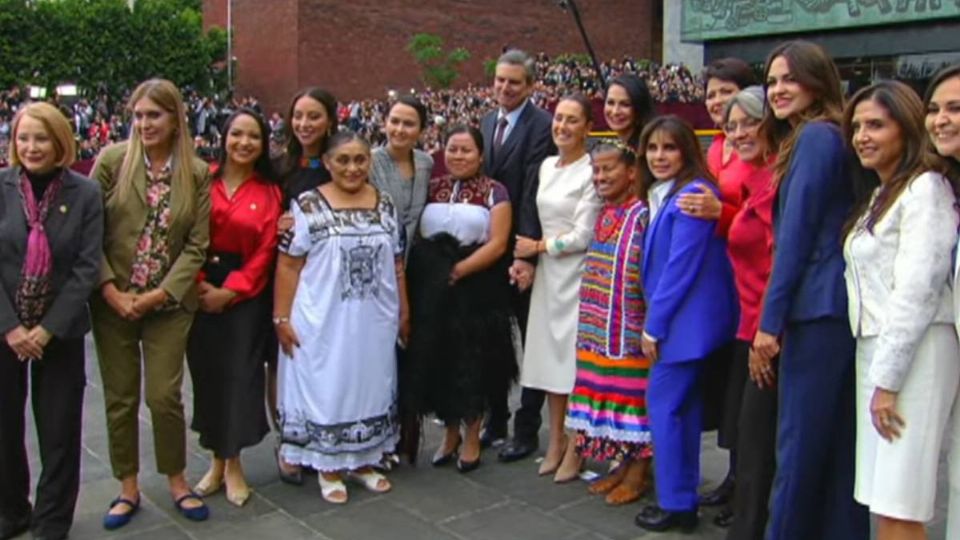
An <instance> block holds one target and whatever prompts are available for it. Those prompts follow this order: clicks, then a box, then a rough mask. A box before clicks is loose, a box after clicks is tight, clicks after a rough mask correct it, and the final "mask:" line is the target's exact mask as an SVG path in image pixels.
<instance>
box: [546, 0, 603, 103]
mask: <svg viewBox="0 0 960 540" xmlns="http://www.w3.org/2000/svg"><path fill="white" fill-rule="evenodd" d="M557 3H558V4H559V5H560V8H561V9H564V10H565V9H568V8H569V9H570V13H572V14H573V20H574V21H575V22H576V23H577V28H578V29H579V30H580V37H582V38H583V44H584V45H586V46H587V53H589V54H590V60H592V61H593V69H594V70H596V72H597V80H599V81H600V86H601V87H603V91H604V93H606V91H607V79H606V78H605V77H604V76H603V71H602V70H601V69H600V62H599V61H597V53H595V52H593V45H591V44H590V38H589V37H587V29H586V28H584V27H583V21H582V20H581V19H580V10H579V9H577V2H576V1H575V0H559V1H558V2H557Z"/></svg>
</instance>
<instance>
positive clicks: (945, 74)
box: [923, 64, 960, 183]
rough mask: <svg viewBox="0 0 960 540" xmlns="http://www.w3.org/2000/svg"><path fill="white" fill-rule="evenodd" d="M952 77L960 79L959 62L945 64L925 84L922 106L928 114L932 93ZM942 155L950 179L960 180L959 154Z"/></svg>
mask: <svg viewBox="0 0 960 540" xmlns="http://www.w3.org/2000/svg"><path fill="white" fill-rule="evenodd" d="M953 78H958V79H960V64H953V65H952V66H947V67H945V68H943V69H941V70H940V71H938V72H937V73H936V74H934V76H933V78H932V79H930V84H928V85H927V91H926V92H925V93H924V94H923V106H924V110H925V111H926V112H927V114H929V111H930V109H929V107H930V100H931V99H933V93H934V92H935V91H936V90H937V87H939V86H940V85H941V84H943V83H945V82H947V81H949V80H950V79H953ZM926 138H927V140H929V141H930V147H931V148H933V141H932V140H930V136H929V135H928V136H927V137H926ZM934 151H935V150H934ZM943 157H944V158H945V161H946V163H947V168H948V171H949V176H950V179H951V180H952V181H953V182H955V183H956V182H960V156H958V157H954V156H943Z"/></svg>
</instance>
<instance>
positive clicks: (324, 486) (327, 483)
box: [317, 471, 348, 504]
mask: <svg viewBox="0 0 960 540" xmlns="http://www.w3.org/2000/svg"><path fill="white" fill-rule="evenodd" d="M317 480H319V482H320V494H321V495H322V496H323V500H325V501H327V502H328V503H331V504H346V503H347V497H348V494H347V486H346V484H344V483H343V479H341V478H338V479H336V480H327V479H326V478H324V477H323V473H322V472H319V471H318V472H317ZM337 493H343V499H340V498H334V495H336V494H337Z"/></svg>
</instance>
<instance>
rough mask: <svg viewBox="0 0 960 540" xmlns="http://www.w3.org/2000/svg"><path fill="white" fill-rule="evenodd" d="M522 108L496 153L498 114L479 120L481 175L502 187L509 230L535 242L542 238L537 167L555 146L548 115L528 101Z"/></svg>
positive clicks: (490, 114)
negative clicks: (509, 210)
mask: <svg viewBox="0 0 960 540" xmlns="http://www.w3.org/2000/svg"><path fill="white" fill-rule="evenodd" d="M523 107H524V109H523V112H521V113H520V116H519V117H518V118H517V124H516V125H515V126H513V129H511V130H510V135H509V136H508V137H507V140H505V141H503V146H501V147H500V150H498V151H496V152H494V151H493V137H494V130H495V128H496V125H497V112H498V111H497V110H493V111H491V112H490V113H487V115H486V116H484V117H483V120H481V122H480V131H481V132H482V133H483V147H484V152H483V172H484V174H486V175H487V176H489V177H490V178H493V179H494V180H496V181H498V182H500V183H501V184H503V185H504V186H506V188H507V192H508V193H509V194H510V204H511V205H512V207H513V230H514V231H516V232H517V233H518V234H521V235H523V236H527V237H530V238H536V239H539V238H540V237H541V236H542V231H541V229H540V215H539V213H538V212H537V187H538V186H539V185H540V164H541V163H543V160H544V159H546V158H547V156H552V155H556V153H557V147H556V146H555V145H554V144H553V136H552V135H551V133H550V126H551V124H552V123H553V119H552V118H551V116H550V113H548V112H547V111H545V110H543V109H541V108H540V107H537V106H536V105H534V104H533V102H531V101H527V103H526V104H525V105H524V106H523ZM511 239H512V238H511Z"/></svg>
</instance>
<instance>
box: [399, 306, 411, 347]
mask: <svg viewBox="0 0 960 540" xmlns="http://www.w3.org/2000/svg"><path fill="white" fill-rule="evenodd" d="M397 338H398V339H399V341H400V346H401V347H402V348H404V349H406V348H407V343H410V314H409V313H405V312H401V313H400V332H399V335H398V336H397Z"/></svg>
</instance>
